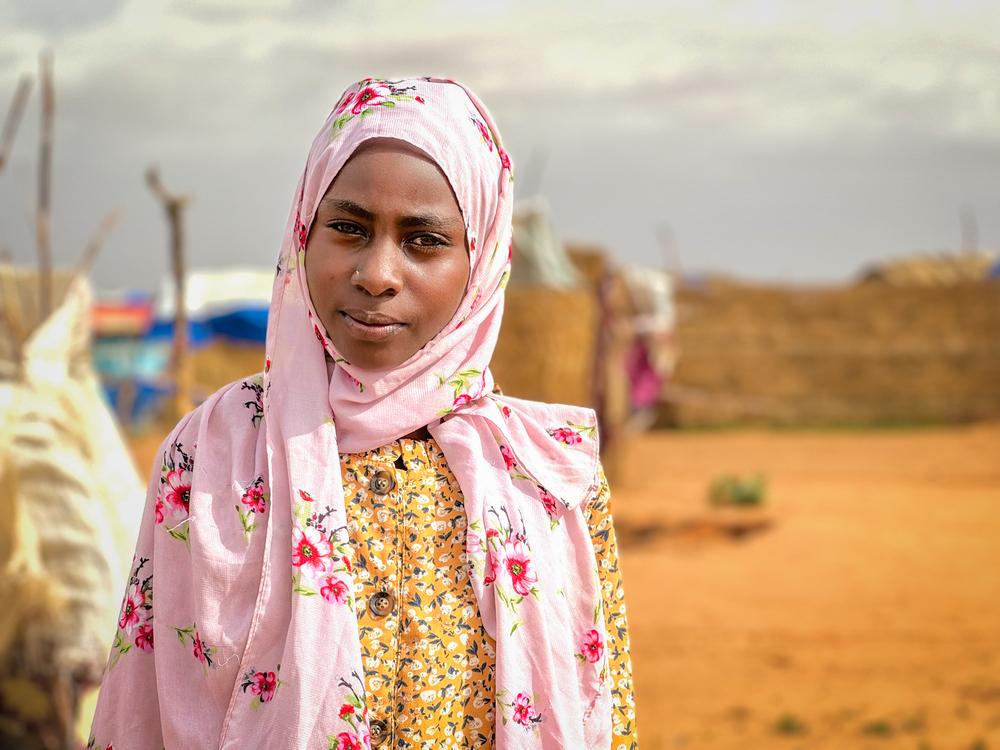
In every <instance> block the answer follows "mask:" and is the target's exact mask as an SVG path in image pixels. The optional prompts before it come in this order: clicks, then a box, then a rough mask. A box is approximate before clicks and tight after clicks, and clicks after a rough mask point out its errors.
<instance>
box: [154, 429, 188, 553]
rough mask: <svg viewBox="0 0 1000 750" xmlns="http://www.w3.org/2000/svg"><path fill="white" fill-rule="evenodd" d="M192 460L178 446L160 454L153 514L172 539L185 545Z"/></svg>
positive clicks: (181, 447)
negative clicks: (158, 480)
mask: <svg viewBox="0 0 1000 750" xmlns="http://www.w3.org/2000/svg"><path fill="white" fill-rule="evenodd" d="M193 471H194V458H193V457H192V455H191V454H190V453H187V452H186V451H185V450H184V446H183V445H182V444H181V443H173V444H172V445H171V446H170V449H169V451H167V452H166V453H164V454H163V463H162V466H161V468H160V484H159V491H158V493H157V496H156V504H155V505H154V513H155V514H156V523H157V524H162V525H163V527H164V528H165V529H166V530H167V533H168V534H170V536H172V537H173V538H174V539H179V540H180V541H182V542H187V541H188V515H189V514H190V511H191V474H192V472H193Z"/></svg>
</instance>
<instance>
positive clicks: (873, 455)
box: [613, 424, 1000, 750]
mask: <svg viewBox="0 0 1000 750" xmlns="http://www.w3.org/2000/svg"><path fill="white" fill-rule="evenodd" d="M729 472H734V473H740V474H751V473H755V472H763V473H764V474H765V475H766V477H767V481H768V495H767V501H766V504H765V506H764V507H763V508H762V509H760V510H749V511H743V512H742V513H741V512H740V511H737V510H728V511H726V512H725V513H720V512H718V511H710V510H709V506H708V503H707V501H706V495H707V489H708V486H709V484H710V482H711V480H712V478H713V477H716V476H718V475H720V474H724V473H729ZM613 509H614V513H615V516H616V525H617V527H618V533H619V538H620V544H621V548H622V565H623V571H624V576H625V588H626V597H627V603H628V606H629V614H630V623H631V631H632V639H633V661H634V673H635V682H636V693H637V702H638V720H639V731H640V740H641V742H640V745H641V747H642V748H644V750H656V749H657V748H698V749H699V750H701V749H704V750H723V749H729V748H741V749H745V748H762V749H763V748H790V749H792V748H794V749H795V750H798V749H799V748H862V749H864V748H910V749H911V750H938V749H942V750H943V749H947V748H961V749H963V750H984V749H985V748H1000V424H994V425H979V426H971V427H960V428H933V429H931V428H922V429H914V430H908V431H897V430H882V431H850V432H848V431H823V432H802V431H794V432H793V431H775V432H767V431H735V432H734V431H724V432H673V433H658V434H654V435H652V436H646V437H643V438H642V439H640V440H638V441H636V443H635V445H634V446H633V447H632V449H631V452H630V455H629V458H628V461H627V463H626V471H625V472H624V476H623V479H622V480H621V481H620V482H619V483H618V486H617V487H616V488H615V492H614V499H613Z"/></svg>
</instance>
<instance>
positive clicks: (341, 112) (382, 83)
mask: <svg viewBox="0 0 1000 750" xmlns="http://www.w3.org/2000/svg"><path fill="white" fill-rule="evenodd" d="M415 90H416V86H403V85H401V82H400V81H388V80H383V79H380V78H365V79H364V80H363V81H360V82H359V83H358V84H357V85H356V86H354V87H352V88H351V89H349V90H348V91H346V92H345V93H344V95H343V97H341V99H340V101H339V102H337V106H335V107H334V108H333V114H335V115H337V119H335V120H334V121H333V124H332V125H331V126H330V129H331V133H330V135H331V138H336V137H337V136H338V135H340V133H341V132H342V131H343V130H344V128H345V127H346V126H347V124H348V123H349V122H351V120H353V119H354V118H355V117H361V118H364V117H367V116H368V115H370V114H371V113H372V112H373V111H374V110H375V109H376V108H378V107H387V108H390V109H391V108H392V107H395V106H396V105H397V104H403V103H408V102H415V103H416V104H424V103H425V102H424V98H423V97H422V96H420V95H418V94H414V93H413V92H414V91H415Z"/></svg>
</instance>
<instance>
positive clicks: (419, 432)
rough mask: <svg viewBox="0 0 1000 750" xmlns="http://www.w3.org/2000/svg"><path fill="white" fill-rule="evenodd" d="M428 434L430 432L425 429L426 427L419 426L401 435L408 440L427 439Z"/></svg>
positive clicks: (428, 437)
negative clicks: (407, 433)
mask: <svg viewBox="0 0 1000 750" xmlns="http://www.w3.org/2000/svg"><path fill="white" fill-rule="evenodd" d="M430 436H431V433H430V432H429V431H428V430H427V428H426V427H420V428H419V429H416V430H414V431H413V432H411V433H410V434H409V435H403V437H404V438H406V439H408V440H429V439H430Z"/></svg>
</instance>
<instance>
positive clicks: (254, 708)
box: [95, 79, 611, 750]
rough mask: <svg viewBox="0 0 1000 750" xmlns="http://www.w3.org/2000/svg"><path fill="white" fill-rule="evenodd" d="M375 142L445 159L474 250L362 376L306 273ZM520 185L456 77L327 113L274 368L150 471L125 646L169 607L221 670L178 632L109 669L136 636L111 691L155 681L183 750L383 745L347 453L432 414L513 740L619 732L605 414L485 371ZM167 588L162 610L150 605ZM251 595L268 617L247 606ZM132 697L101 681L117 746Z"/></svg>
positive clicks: (289, 257) (178, 433) (380, 91)
mask: <svg viewBox="0 0 1000 750" xmlns="http://www.w3.org/2000/svg"><path fill="white" fill-rule="evenodd" d="M372 138H396V139H399V140H402V141H406V142H407V143H410V144H412V145H413V146H416V147H417V148H419V149H421V150H422V151H424V152H425V153H426V154H427V155H428V156H430V157H431V158H432V159H433V160H434V161H435V162H436V163H437V164H438V165H439V166H440V167H441V169H442V171H443V172H444V174H445V175H446V177H447V178H448V180H449V182H450V184H451V187H452V189H453V191H454V193H455V196H456V198H457V200H458V204H459V207H460V209H461V211H462V214H463V217H464V219H465V222H466V228H467V242H468V247H469V251H470V273H469V280H468V283H467V287H466V290H465V295H464V297H463V299H462V301H461V303H460V305H459V308H458V310H457V311H456V313H455V316H454V318H453V319H452V321H451V322H449V323H448V325H446V326H445V328H444V329H443V330H442V331H441V332H440V333H439V334H438V335H437V336H435V337H434V339H432V340H431V341H430V342H428V344H427V345H425V346H424V347H423V349H421V350H420V351H418V352H417V353H416V354H414V355H413V356H412V357H411V358H410V359H409V360H408V361H407V362H404V363H403V364H402V365H400V366H399V367H396V368H394V369H392V370H390V371H384V372H382V371H380V372H373V371H366V370H361V369H358V368H355V367H353V366H352V365H350V364H349V363H348V362H346V361H345V360H344V358H343V357H341V356H340V355H339V353H338V352H337V351H336V350H335V349H334V347H333V345H332V343H331V342H330V340H329V338H328V337H327V336H326V333H325V331H324V330H323V328H322V326H321V324H320V323H319V317H318V316H317V315H316V313H315V311H314V310H313V308H312V304H311V302H310V299H309V294H308V290H307V286H306V274H305V268H304V266H305V263H304V260H305V252H306V249H305V246H306V238H307V237H308V233H309V226H310V224H311V222H312V220H313V217H314V214H315V211H316V208H317V205H318V203H319V201H320V199H321V198H322V197H323V195H324V193H325V192H326V189H327V188H328V187H329V185H330V184H331V182H332V181H333V179H334V178H335V177H336V175H337V174H338V173H339V171H340V169H341V168H342V167H343V166H344V164H345V162H346V161H347V160H348V159H349V158H350V156H351V155H352V154H353V153H354V152H355V150H356V149H357V148H358V146H359V145H360V144H362V143H363V142H364V141H366V140H369V139H372ZM512 201H513V177H512V173H511V165H510V160H509V158H508V156H507V154H506V152H505V151H504V149H503V146H502V143H501V141H500V138H499V135H498V133H497V128H496V126H495V124H494V123H493V120H492V118H491V117H490V115H489V113H488V112H487V110H486V108H485V107H484V106H483V105H482V103H481V102H479V100H478V99H477V98H476V97H475V96H474V95H473V94H472V93H471V92H470V91H468V89H466V88H464V87H463V86H461V85H460V84H457V83H455V82H452V81H447V80H441V79H414V80H406V81H384V80H376V79H366V80H364V81H361V82H359V83H358V84H355V85H354V86H352V87H351V88H349V89H348V91H347V92H345V93H344V95H343V96H342V97H341V99H340V101H339V102H338V103H337V105H336V106H335V107H334V109H333V111H332V112H331V113H330V115H329V116H328V118H327V120H326V122H325V123H324V125H323V128H322V130H321V131H320V133H319V135H318V136H317V137H316V139H315V141H314V142H313V145H312V148H311V150H310V152H309V158H308V162H307V164H306V169H305V173H304V175H303V177H302V179H301V181H300V183H299V186H298V190H297V194H296V201H295V204H294V206H293V208H292V212H291V215H290V217H289V221H288V225H287V231H286V233H285V239H284V242H283V244H282V248H281V255H280V258H279V264H278V274H277V278H276V280H275V285H274V292H273V296H272V301H271V310H270V318H269V322H268V335H267V361H266V366H265V373H264V376H263V379H262V380H260V381H256V382H253V381H251V382H245V383H243V384H236V385H234V386H232V387H231V388H230V389H229V390H228V391H226V390H224V391H222V392H220V393H219V394H216V396H214V397H213V399H211V400H210V401H208V402H206V403H205V404H204V405H203V406H202V407H200V409H199V410H197V411H196V412H195V414H194V415H192V417H191V418H190V419H189V420H188V421H187V422H186V423H182V425H181V426H179V427H178V429H177V430H175V432H174V433H173V434H172V435H171V436H170V437H169V438H168V439H167V441H166V442H165V443H164V462H163V469H162V471H161V472H160V475H159V479H157V478H156V477H155V476H154V482H153V485H154V486H153V488H152V489H151V495H150V503H151V504H152V505H153V508H154V510H153V511H152V514H153V515H154V517H155V520H154V521H152V522H151V524H152V526H153V527H154V528H153V529H152V530H149V529H146V528H144V530H143V533H142V534H141V535H140V540H139V546H138V550H137V565H138V568H137V569H136V573H135V574H134V575H133V581H132V588H131V589H130V592H131V593H130V596H133V598H134V601H132V603H131V604H130V605H129V607H130V609H129V613H130V614H129V617H128V618H127V619H128V622H127V623H125V624H124V625H123V624H122V623H121V622H120V623H119V624H120V637H121V639H122V642H123V643H126V642H128V639H129V638H131V637H132V636H133V634H135V633H138V632H139V628H142V627H144V626H146V625H149V624H150V622H151V621H152V619H153V617H154V616H155V619H156V622H157V624H158V627H159V625H160V624H161V623H162V622H163V621H164V619H165V618H167V617H172V619H174V620H182V621H186V620H190V621H191V622H192V623H193V624H192V625H191V627H190V631H187V630H185V629H183V628H181V629H178V628H177V627H174V626H171V627H173V629H174V630H175V631H178V630H184V632H178V633H177V636H178V638H179V639H180V641H181V643H185V640H184V639H185V638H189V639H190V641H191V645H190V647H189V650H192V649H193V652H194V655H195V657H196V658H197V660H198V661H200V662H201V663H202V665H204V663H205V661H204V659H205V658H206V655H207V656H208V657H209V658H210V659H212V660H214V662H213V665H212V668H211V670H209V671H208V672H206V674H208V675H209V677H210V678H211V679H208V680H206V684H205V685H198V684H192V681H191V679H190V678H189V677H186V676H185V675H186V673H185V672H184V668H185V667H184V666H183V665H179V663H175V660H174V659H173V658H170V657H167V656H163V657H161V656H160V652H159V642H158V643H157V651H156V674H155V678H147V677H142V676H138V675H139V673H136V675H137V676H134V677H123V678H121V679H120V680H117V681H116V680H115V679H112V677H113V670H115V669H122V666H121V665H122V663H124V661H125V659H127V658H129V657H131V656H132V654H127V653H126V652H127V651H128V649H127V648H126V649H125V651H121V649H119V654H118V657H119V658H117V659H115V657H114V656H113V661H117V662H118V665H117V666H114V667H111V670H112V671H111V672H109V675H110V676H109V678H108V679H107V680H106V682H105V689H104V690H105V692H106V691H107V690H108V689H109V688H108V685H109V684H111V685H112V687H111V690H112V691H113V692H118V691H129V690H134V689H136V684H137V683H138V684H145V683H146V682H149V681H150V680H151V679H152V681H153V682H155V685H156V687H157V691H158V705H159V711H158V716H159V722H160V724H161V726H162V734H163V738H162V739H163V742H164V743H165V744H166V746H167V747H172V746H177V747H219V748H234V749H235V748H245V747H251V746H252V747H275V748H293V747H294V748H323V750H327V748H331V747H336V748H338V750H343V749H344V748H354V747H368V746H369V743H370V738H369V734H368V727H367V714H368V707H367V706H366V703H365V695H364V682H363V679H362V676H363V675H364V667H363V665H362V663H361V648H360V641H359V635H358V624H357V618H356V615H355V612H354V609H353V605H354V597H353V591H354V582H353V579H352V574H351V564H350V560H351V554H352V550H351V549H350V544H349V538H348V535H347V530H346V528H347V517H346V510H345V503H344V490H343V485H342V482H341V477H340V473H339V462H338V461H337V459H336V456H337V455H338V453H339V452H360V451H364V450H369V449H372V448H375V447H378V446H381V445H384V444H386V443H388V442H390V441H392V440H394V439H396V438H399V437H401V436H403V435H406V434H409V433H410V432H412V431H414V430H415V429H417V428H419V427H422V426H424V425H427V426H428V428H429V430H430V432H431V434H432V436H433V437H434V438H435V439H436V440H437V442H438V443H439V444H440V446H441V448H442V450H443V451H444V453H445V456H446V457H447V460H448V464H449V466H450V467H451V469H452V471H453V472H454V474H455V476H456V478H457V479H458V482H459V484H460V486H461V488H462V492H463V496H464V501H465V508H466V513H467V516H468V531H467V553H468V561H469V575H470V578H471V581H472V584H473V588H474V590H475V593H476V596H477V599H478V602H479V608H480V612H481V615H482V620H483V624H484V626H485V628H486V630H487V632H488V633H489V634H490V635H491V636H492V637H493V638H494V639H495V641H496V717H497V718H496V743H497V747H498V748H602V747H603V748H607V747H609V746H610V737H611V703H610V686H609V685H608V684H607V682H606V680H605V671H606V670H605V667H606V664H605V662H606V658H607V657H606V655H604V656H602V657H601V658H591V657H592V656H593V655H595V654H601V653H602V651H603V650H602V649H601V648H600V645H601V644H602V643H603V639H604V637H605V634H604V625H603V623H604V618H603V617H602V613H601V611H600V602H601V597H600V592H599V590H598V578H597V570H596V561H595V559H594V552H593V547H592V545H591V541H590V534H589V530H588V528H587V525H586V523H585V520H584V517H583V513H582V510H581V504H582V503H583V501H584V500H586V499H588V498H589V497H591V496H592V495H593V493H594V492H595V491H596V487H597V437H596V420H595V417H594V414H593V412H592V411H591V410H589V409H583V408H575V407H566V406H549V405H545V404H539V403H535V402H529V401H523V400H520V399H516V398H510V397H505V396H500V395H497V394H494V393H493V390H494V389H493V378H492V375H491V374H490V371H489V362H490V358H491V357H492V355H493V350H494V347H495V345H496V340H497V335H498V332H499V328H500V321H501V317H502V313H503V290H504V286H505V283H506V280H507V278H508V276H509V269H510V245H511V207H512ZM185 472H187V473H185ZM184 493H186V494H184ZM227 493H228V494H227ZM229 495H233V498H230V497H229ZM220 497H221V499H220ZM232 499H235V501H236V506H237V507H236V510H237V511H238V513H239V521H238V522H237V521H236V520H235V517H234V514H233V511H232V510H231V508H232V506H233V502H232ZM227 509H230V510H228V511H227ZM227 512H228V516H227V515H226V514H227ZM230 526H232V527H233V528H234V529H235V530H231V529H230ZM240 529H242V533H240ZM183 545H187V548H188V551H187V557H186V558H185V557H184V556H183V554H182V553H181V552H179V551H178V548H179V547H181V546H183ZM144 548H149V549H151V551H150V552H149V554H148V557H147V556H144V554H143V550H144ZM144 559H148V560H149V562H148V563H142V562H141V561H142V560H144ZM253 561H258V563H254V562H253ZM164 564H165V565H167V566H168V567H167V570H168V572H167V573H163V572H162V566H163V565H164ZM257 564H259V569H258V567H256V565H257ZM147 565H148V566H149V567H146V566H147ZM248 568H249V570H248ZM150 571H152V572H150ZM177 571H182V572H183V573H184V576H185V577H186V580H184V581H183V582H182V583H181V584H176V583H172V582H168V581H165V580H164V578H165V577H166V576H171V577H173V576H174V575H176V574H177ZM147 574H148V578H147ZM154 579H155V581H154ZM154 583H155V585H154ZM154 590H155V591H156V599H155V601H156V605H155V607H151V608H150V610H149V612H150V613H146V614H144V613H143V610H142V607H143V606H144V605H145V602H147V601H152V599H153V591H154ZM241 598H242V599H241ZM239 600H243V601H246V602H247V603H248V607H247V610H248V611H245V612H235V611H234V607H233V606H232V605H231V602H235V601H239ZM227 605H229V606H227ZM123 611H124V610H123ZM136 612H138V613H139V614H134V613H136ZM153 613H155V614H153ZM185 618H186V620H185ZM126 626H127V627H126ZM129 628H131V630H129ZM156 632H157V638H159V639H162V638H163V637H164V636H162V635H161V634H160V630H159V629H158V630H157V631H156ZM196 639H197V643H196ZM134 650H145V649H134ZM149 652H150V653H152V652H153V647H152V640H151V639H150V644H149ZM199 652H200V654H201V656H200V657H199V656H198V654H199ZM135 656H142V654H135ZM136 668H137V669H138V667H136ZM118 685H121V687H117V686H118ZM113 700H114V698H113V697H108V696H106V695H105V694H104V693H103V692H102V699H101V702H102V707H104V708H99V710H98V717H97V720H96V721H95V736H96V738H97V741H98V742H101V743H103V742H111V741H113V740H114V737H112V736H111V735H112V734H114V733H115V732H114V731H112V730H114V729H115V727H116V724H117V726H118V730H119V731H120V732H124V730H122V729H121V722H116V721H115V720H114V716H115V714H114V712H113V711H112V710H111V709H108V708H107V707H106V701H113ZM176 712H181V714H180V715H175V713H176ZM213 712H214V713H213ZM102 714H103V715H106V717H107V718H106V719H104V718H102ZM126 734H127V733H126ZM206 737H210V738H212V739H211V740H210V741H206V739H205V738H206ZM123 746H125V747H132V746H135V747H139V746H143V747H145V745H141V743H138V744H128V743H125V744H123Z"/></svg>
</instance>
